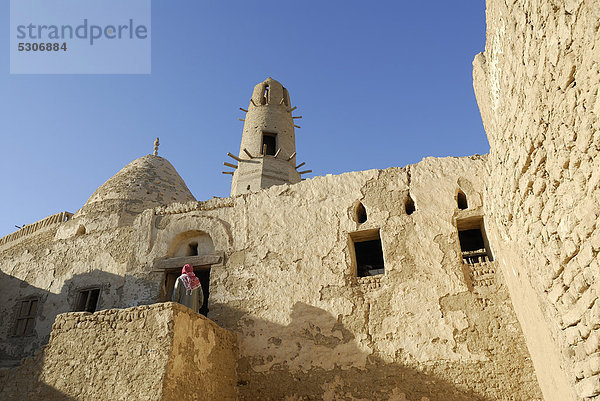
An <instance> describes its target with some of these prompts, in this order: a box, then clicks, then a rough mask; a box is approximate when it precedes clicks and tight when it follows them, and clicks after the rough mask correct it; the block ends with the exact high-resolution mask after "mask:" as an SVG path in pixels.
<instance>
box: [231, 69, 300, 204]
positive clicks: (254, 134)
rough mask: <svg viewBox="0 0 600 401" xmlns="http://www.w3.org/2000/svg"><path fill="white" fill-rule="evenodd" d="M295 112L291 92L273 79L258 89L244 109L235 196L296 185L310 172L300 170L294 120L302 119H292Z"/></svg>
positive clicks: (234, 178) (232, 186)
mask: <svg viewBox="0 0 600 401" xmlns="http://www.w3.org/2000/svg"><path fill="white" fill-rule="evenodd" d="M294 109H295V107H293V108H292V107H291V104H290V95H289V93H288V91H287V89H285V88H284V87H283V85H281V84H280V83H279V82H277V81H275V80H274V79H273V78H267V79H266V80H265V81H264V82H262V83H260V84H258V85H256V86H255V87H254V92H253V93H252V98H251V99H250V105H249V106H248V110H244V109H241V110H243V111H245V112H246V118H245V119H244V120H242V121H244V131H243V133H242V144H241V146H240V153H239V156H238V157H235V156H234V155H231V154H230V156H231V157H233V158H234V159H235V160H237V161H238V164H237V168H236V170H235V171H234V172H233V180H232V183H231V195H239V194H244V193H248V192H256V191H258V190H260V189H263V188H268V187H271V186H273V185H281V184H295V183H297V182H300V180H301V177H300V174H301V173H305V172H310V171H305V172H304V171H303V172H298V171H297V170H296V168H297V167H296V137H295V133H294V127H297V126H295V125H294V118H301V117H292V111H293V110H294ZM303 164H304V163H302V165H303ZM226 165H228V166H230V167H236V166H235V165H231V164H229V163H226ZM298 167H300V166H298ZM229 174H230V173H229Z"/></svg>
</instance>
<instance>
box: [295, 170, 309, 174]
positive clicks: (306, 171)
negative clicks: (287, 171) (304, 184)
mask: <svg viewBox="0 0 600 401" xmlns="http://www.w3.org/2000/svg"><path fill="white" fill-rule="evenodd" d="M306 173H312V170H304V171H298V174H306Z"/></svg>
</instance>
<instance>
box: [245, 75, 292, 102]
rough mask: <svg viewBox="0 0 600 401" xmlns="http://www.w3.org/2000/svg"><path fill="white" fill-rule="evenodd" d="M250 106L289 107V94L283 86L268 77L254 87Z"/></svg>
mask: <svg viewBox="0 0 600 401" xmlns="http://www.w3.org/2000/svg"><path fill="white" fill-rule="evenodd" d="M250 103H251V106H265V105H269V106H272V105H277V106H285V107H289V106H290V94H289V93H288V90H287V89H286V88H284V87H283V85H282V84H281V83H280V82H278V81H276V80H274V79H273V78H271V77H269V78H267V79H265V80H264V81H263V82H261V83H259V84H258V85H256V86H255V87H254V91H253V92H252V100H251V102H250Z"/></svg>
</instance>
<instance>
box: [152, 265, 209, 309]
mask: <svg viewBox="0 0 600 401" xmlns="http://www.w3.org/2000/svg"><path fill="white" fill-rule="evenodd" d="M194 274H195V275H196V277H198V279H199V280H200V285H201V287H202V294H203V295H204V298H203V302H202V307H200V312H199V313H200V314H202V315H204V316H207V315H208V296H209V291H210V268H198V267H195V268H194ZM179 276H181V269H169V270H166V271H165V276H164V283H163V285H164V292H162V294H164V298H162V301H163V302H164V301H170V300H171V297H172V296H173V289H174V288H175V281H177V279H178V278H179Z"/></svg>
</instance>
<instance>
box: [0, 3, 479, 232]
mask: <svg viewBox="0 0 600 401" xmlns="http://www.w3.org/2000/svg"><path fill="white" fill-rule="evenodd" d="M1 7H3V10H2V11H3V12H2V15H3V16H4V18H2V20H0V21H1V22H0V23H1V24H3V25H4V29H3V31H4V32H5V35H4V37H1V38H0V46H1V47H2V51H1V52H0V63H1V65H3V66H4V68H3V72H2V73H1V74H0V88H1V89H2V90H1V93H2V96H0V109H1V110H2V113H0V115H1V116H2V118H0V139H1V146H0V151H1V157H0V168H1V171H2V184H1V187H2V195H3V196H2V199H3V201H2V209H1V211H0V236H2V235H6V234H8V233H10V232H12V231H14V230H16V228H15V227H14V225H22V224H29V223H33V222H35V221H37V220H39V219H42V218H44V217H46V216H48V215H50V214H53V213H57V212H61V211H70V212H75V211H76V210H77V209H79V208H80V207H81V206H82V205H83V204H84V203H85V201H86V200H87V198H88V197H89V196H90V195H91V194H92V192H93V191H94V190H95V189H96V188H97V187H99V186H100V185H102V183H104V182H105V181H106V180H107V179H108V178H110V177H111V176H112V175H113V174H115V173H116V172H117V171H118V170H120V169H121V168H122V167H123V166H125V165H126V164H127V163H129V162H130V161H132V160H134V159H136V158H138V157H141V156H143V155H146V154H148V153H151V152H152V147H153V141H154V138H155V137H157V136H158V137H160V142H161V146H160V150H159V154H160V155H161V156H163V157H166V158H167V159H168V160H169V161H170V162H171V163H172V164H173V165H174V166H175V168H176V169H177V170H178V171H179V173H180V175H181V176H182V177H183V179H184V180H185V181H186V183H187V184H188V187H189V188H190V190H191V191H192V193H193V194H194V195H195V196H196V198H197V199H198V200H205V199H210V198H211V197H212V196H220V197H223V196H228V195H229V190H230V179H231V178H230V176H226V175H223V174H221V171H223V170H224V169H225V168H224V167H223V165H222V163H223V162H224V161H227V157H226V153H227V152H232V153H235V154H237V152H238V151H239V142H240V139H241V133H242V124H243V123H242V122H240V121H238V118H242V117H243V113H242V112H241V111H240V110H239V108H240V107H243V108H246V106H247V105H248V102H249V99H250V96H251V93H252V88H253V86H254V85H255V84H256V83H259V82H261V81H263V80H264V79H265V78H267V77H269V76H271V77H273V78H275V79H277V80H278V81H280V82H281V83H283V84H284V86H286V87H287V88H288V90H289V91H290V96H291V100H292V105H295V106H297V107H298V109H297V111H296V113H295V114H296V115H302V116H303V118H302V119H301V120H300V123H299V125H301V126H302V128H301V129H298V130H296V148H297V152H298V159H297V160H298V162H303V161H305V162H306V167H307V168H308V169H312V170H313V172H314V173H313V174H309V175H308V176H309V177H311V176H317V175H325V174H329V173H331V174H339V173H343V172H346V171H359V170H366V169H372V168H380V169H383V168H387V167H392V166H404V165H406V164H411V163H416V162H418V161H419V160H421V159H422V158H423V157H427V156H466V155H471V154H475V153H479V154H484V153H487V152H488V151H489V145H488V142H487V138H486V136H485V132H484V130H483V125H482V123H481V117H480V115H479V110H478V109H477V103H476V100H475V96H474V94H473V85H472V65H471V63H472V60H473V57H474V56H475V54H477V53H478V52H481V51H483V49H484V45H485V4H484V2H483V1H459V2H448V1H441V0H440V1H428V2H400V1H377V2H375V1H370V2H367V1H360V2H359V1H352V0H350V1H337V0H335V1H333V0H331V1H302V2H299V1H297V2H292V1H248V0H246V1H241V0H240V1H223V0H221V1H217V0H211V1H205V0H174V1H157V0H154V1H153V2H152V32H151V36H152V74H150V75H10V74H9V46H10V44H9V42H10V41H9V36H8V34H7V33H8V31H9V29H8V25H9V3H8V2H3V4H2V6H1Z"/></svg>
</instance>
